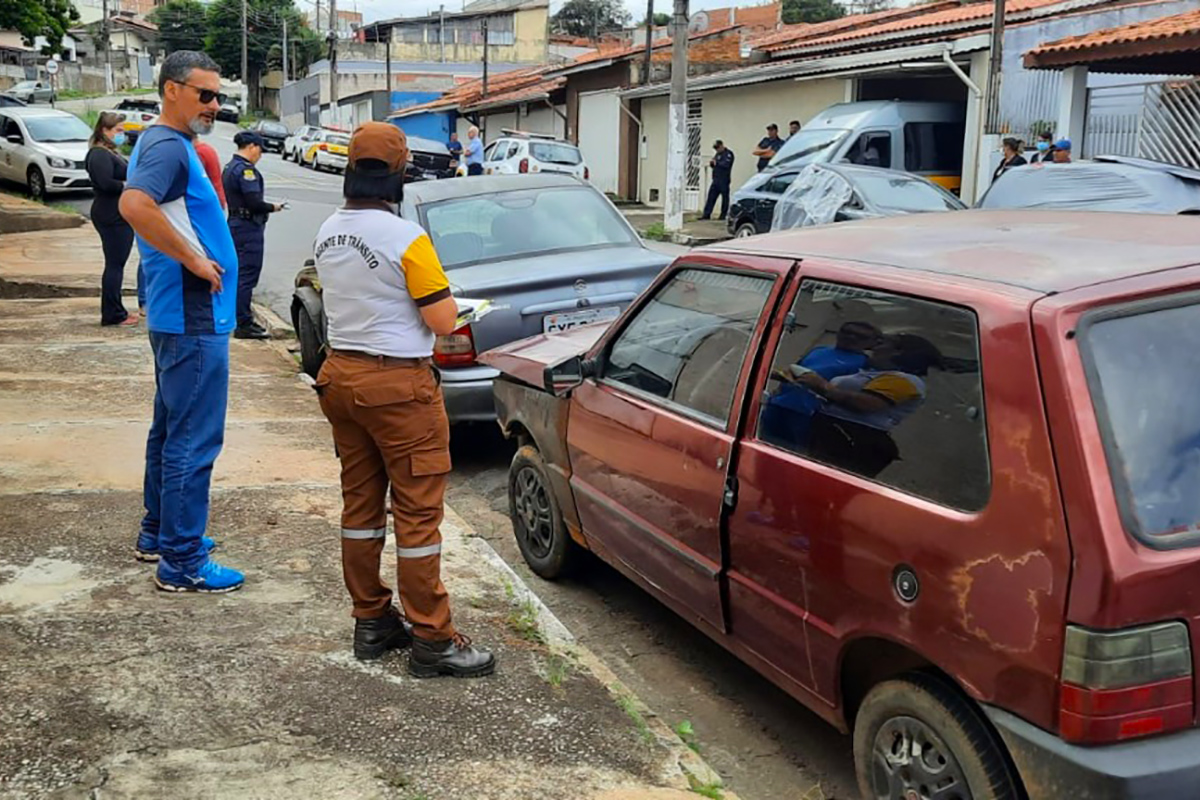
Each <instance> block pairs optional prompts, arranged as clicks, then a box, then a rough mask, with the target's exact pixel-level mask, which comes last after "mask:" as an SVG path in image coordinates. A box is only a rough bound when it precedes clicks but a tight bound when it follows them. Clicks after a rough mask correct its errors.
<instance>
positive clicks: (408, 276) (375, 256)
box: [314, 209, 450, 358]
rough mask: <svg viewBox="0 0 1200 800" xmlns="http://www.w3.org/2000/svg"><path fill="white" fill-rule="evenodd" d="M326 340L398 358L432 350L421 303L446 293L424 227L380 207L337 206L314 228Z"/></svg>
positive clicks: (424, 354) (447, 288)
mask: <svg viewBox="0 0 1200 800" xmlns="http://www.w3.org/2000/svg"><path fill="white" fill-rule="evenodd" d="M314 254H315V258H316V264H317V276H318V277H319V279H320V281H321V292H322V297H323V301H324V304H325V317H326V319H327V320H328V322H329V346H330V347H331V348H333V349H334V350H357V351H359V352H363V353H370V354H371V355H382V356H394V357H397V358H428V357H429V356H431V355H433V342H434V335H433V331H431V330H430V329H429V327H428V326H427V325H426V324H425V320H424V319H422V318H421V312H420V310H419V309H420V307H421V306H426V305H430V304H432V303H436V302H437V301H438V300H441V299H443V298H446V297H449V296H450V283H449V281H447V280H446V273H445V271H444V270H443V269H442V264H441V262H440V261H439V260H438V257H437V253H436V252H435V251H434V249H433V243H432V242H431V241H430V240H429V236H428V235H427V234H426V233H425V231H424V229H422V228H421V226H420V225H417V224H416V223H415V222H411V221H409V220H406V219H401V218H400V217H397V216H396V215H395V214H392V213H389V212H387V211H384V210H382V209H354V210H348V209H339V210H338V211H337V212H335V213H334V214H333V216H331V217H330V218H329V219H327V220H325V224H323V225H322V226H321V230H320V231H319V232H318V233H317V240H316V243H315V245H314Z"/></svg>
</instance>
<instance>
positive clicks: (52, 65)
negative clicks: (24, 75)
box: [46, 58, 58, 75]
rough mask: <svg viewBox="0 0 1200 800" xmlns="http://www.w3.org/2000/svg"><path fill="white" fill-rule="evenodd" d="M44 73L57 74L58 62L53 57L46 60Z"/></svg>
mask: <svg viewBox="0 0 1200 800" xmlns="http://www.w3.org/2000/svg"><path fill="white" fill-rule="evenodd" d="M46 74H47V75H57V74H58V62H57V61H55V60H54V59H53V58H52V59H50V60H49V61H47V62H46Z"/></svg>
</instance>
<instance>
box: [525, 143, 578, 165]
mask: <svg viewBox="0 0 1200 800" xmlns="http://www.w3.org/2000/svg"><path fill="white" fill-rule="evenodd" d="M529 154H530V155H531V156H533V157H534V158H536V159H537V160H538V161H542V162H544V163H546V164H567V165H569V166H575V165H576V164H578V163H580V162H581V161H583V157H582V156H580V155H579V150H578V148H575V147H572V146H571V145H569V144H559V143H558V142H530V143H529Z"/></svg>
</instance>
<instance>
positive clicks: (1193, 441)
mask: <svg viewBox="0 0 1200 800" xmlns="http://www.w3.org/2000/svg"><path fill="white" fill-rule="evenodd" d="M1084 346H1085V347H1086V348H1087V352H1088V354H1089V355H1090V357H1091V360H1092V363H1093V365H1094V368H1095V369H1094V373H1093V375H1091V376H1090V377H1089V380H1090V381H1091V384H1092V387H1091V388H1092V393H1093V394H1094V395H1095V396H1096V398H1097V399H1098V400H1100V401H1102V406H1103V407H1102V409H1101V414H1102V416H1103V420H1104V422H1105V423H1106V424H1107V427H1108V429H1109V436H1108V437H1107V440H1106V441H1105V449H1106V451H1107V453H1108V461H1109V469H1110V470H1111V471H1112V474H1113V483H1114V484H1115V485H1116V487H1117V490H1118V491H1117V494H1118V497H1119V498H1120V499H1121V500H1122V503H1123V504H1124V505H1126V506H1127V510H1128V511H1129V512H1131V515H1132V517H1133V521H1135V522H1136V527H1137V529H1136V530H1133V531H1131V532H1132V533H1135V534H1140V535H1142V536H1144V537H1147V538H1153V537H1156V536H1162V535H1165V534H1181V533H1195V532H1197V531H1200V492H1197V491H1196V487H1197V486H1200V400H1198V399H1197V395H1196V392H1195V387H1194V384H1195V374H1196V370H1195V367H1196V359H1197V355H1196V354H1197V353H1200V305H1184V306H1178V307H1175V308H1159V309H1157V310H1153V311H1148V312H1146V313H1140V314H1131V315H1129V316H1122V317H1116V318H1114V319H1107V320H1104V321H1101V322H1097V323H1095V324H1093V325H1091V326H1089V327H1088V328H1087V332H1086V334H1085V335H1084Z"/></svg>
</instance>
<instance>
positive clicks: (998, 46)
mask: <svg viewBox="0 0 1200 800" xmlns="http://www.w3.org/2000/svg"><path fill="white" fill-rule="evenodd" d="M1004 4H1005V0H993V9H992V42H991V53H990V55H989V57H988V82H987V91H986V93H985V97H986V98H987V100H986V102H985V104H984V112H985V116H984V120H985V121H984V128H983V131H984V133H1000V79H1001V74H1002V72H1003V67H1004Z"/></svg>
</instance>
